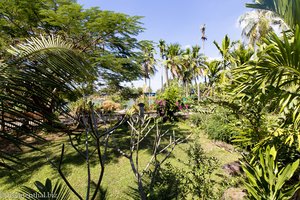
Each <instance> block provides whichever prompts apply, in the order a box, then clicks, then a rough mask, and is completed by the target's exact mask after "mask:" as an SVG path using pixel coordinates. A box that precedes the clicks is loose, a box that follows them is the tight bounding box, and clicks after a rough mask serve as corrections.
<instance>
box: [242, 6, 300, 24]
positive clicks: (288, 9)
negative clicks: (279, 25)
mask: <svg viewBox="0 0 300 200" xmlns="http://www.w3.org/2000/svg"><path fill="white" fill-rule="evenodd" d="M246 7H248V8H255V9H263V10H270V11H273V12H274V13H276V14H277V15H278V16H279V17H281V18H282V19H283V20H284V22H285V23H286V24H287V25H288V26H289V27H290V28H291V29H294V28H295V27H296V25H298V26H300V18H299V16H300V1H299V0H255V3H249V4H246Z"/></svg>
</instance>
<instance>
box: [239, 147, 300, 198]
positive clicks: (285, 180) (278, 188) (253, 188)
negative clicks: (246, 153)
mask: <svg viewBox="0 0 300 200" xmlns="http://www.w3.org/2000/svg"><path fill="white" fill-rule="evenodd" d="M299 162H300V160H296V161H295V162H293V163H289V164H286V165H285V166H283V167H282V168H279V167H278V161H277V150H276V149H275V148H274V147H272V148H271V147H270V146H267V148H266V150H265V151H263V150H262V149H260V153H259V160H258V161H257V162H254V163H249V162H245V163H243V165H242V167H243V170H244V171H245V174H246V176H247V181H246V182H245V187H246V189H247V191H248V194H249V199H255V200H269V199H273V200H277V199H278V200H279V199H280V200H281V199H292V197H293V195H294V194H295V192H296V191H297V190H298V189H299V188H300V184H299V183H292V184H291V183H289V181H290V179H291V178H292V177H293V175H294V173H295V171H296V170H297V169H298V166H299Z"/></svg>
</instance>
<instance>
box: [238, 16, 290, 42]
mask: <svg viewBox="0 0 300 200" xmlns="http://www.w3.org/2000/svg"><path fill="white" fill-rule="evenodd" d="M239 24H240V26H241V28H242V29H243V31H242V35H243V36H245V37H246V38H247V39H248V41H249V45H250V46H251V47H253V48H254V47H255V45H256V43H257V42H261V41H262V38H264V37H266V36H267V34H268V33H269V32H273V31H274V26H275V25H279V28H280V29H281V30H286V29H287V25H286V24H285V23H284V22H283V20H281V19H280V18H279V17H276V15H275V13H273V12H271V11H267V10H254V11H250V12H246V13H245V14H243V15H242V16H240V18H239Z"/></svg>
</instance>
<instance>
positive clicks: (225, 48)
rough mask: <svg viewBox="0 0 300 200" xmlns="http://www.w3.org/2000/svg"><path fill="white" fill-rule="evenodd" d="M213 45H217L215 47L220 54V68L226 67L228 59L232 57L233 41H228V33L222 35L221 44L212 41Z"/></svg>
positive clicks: (228, 63)
mask: <svg viewBox="0 0 300 200" xmlns="http://www.w3.org/2000/svg"><path fill="white" fill-rule="evenodd" d="M214 44H215V46H216V47H217V49H218V50H219V52H220V54H221V56H222V59H223V61H222V69H224V70H225V69H227V68H228V67H229V65H230V61H231V59H232V57H231V52H230V51H231V49H232V47H233V45H234V43H233V42H231V41H230V38H229V37H228V35H226V36H225V37H224V39H223V40H222V45H221V46H220V45H219V44H218V43H217V42H216V41H214Z"/></svg>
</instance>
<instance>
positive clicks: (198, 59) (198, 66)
mask: <svg viewBox="0 0 300 200" xmlns="http://www.w3.org/2000/svg"><path fill="white" fill-rule="evenodd" d="M192 59H193V61H192V62H193V74H194V75H193V76H194V78H193V79H194V81H195V85H197V97H198V102H199V101H200V96H201V94H200V84H199V79H200V76H203V75H204V74H203V68H204V67H203V66H204V57H203V55H202V54H201V53H200V47H199V46H198V45H196V46H192Z"/></svg>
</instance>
